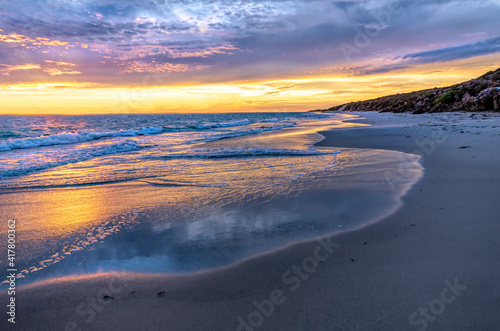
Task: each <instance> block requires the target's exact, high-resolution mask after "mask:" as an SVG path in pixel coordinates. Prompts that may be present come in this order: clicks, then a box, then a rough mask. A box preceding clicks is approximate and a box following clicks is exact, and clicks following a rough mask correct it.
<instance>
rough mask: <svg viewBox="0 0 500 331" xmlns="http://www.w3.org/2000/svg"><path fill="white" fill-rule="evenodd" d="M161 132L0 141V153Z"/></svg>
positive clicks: (68, 134)
mask: <svg viewBox="0 0 500 331" xmlns="http://www.w3.org/2000/svg"><path fill="white" fill-rule="evenodd" d="M162 132H163V128H162V127H148V128H142V129H137V130H122V131H110V132H85V131H82V132H75V133H72V132H63V133H57V134H53V135H50V136H41V137H37V138H22V139H9V140H7V141H1V142H0V151H10V150H13V149H25V148H35V147H41V146H54V145H65V144H75V143H81V142H86V141H91V140H96V139H101V138H112V137H134V136H144V135H152V134H159V133H162Z"/></svg>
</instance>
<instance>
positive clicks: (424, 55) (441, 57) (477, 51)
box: [402, 36, 500, 63]
mask: <svg viewBox="0 0 500 331" xmlns="http://www.w3.org/2000/svg"><path fill="white" fill-rule="evenodd" d="M497 52H500V36H499V37H495V38H490V39H486V40H481V41H478V42H475V43H468V44H465V45H460V46H452V47H444V48H438V49H433V50H430V51H424V52H418V53H412V54H407V55H405V56H403V57H402V58H403V59H404V60H407V59H411V60H415V61H416V62H419V63H429V62H446V61H452V60H460V59H466V58H469V57H475V56H480V55H486V54H492V53H497Z"/></svg>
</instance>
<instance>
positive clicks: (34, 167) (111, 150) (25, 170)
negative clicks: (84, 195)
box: [0, 140, 146, 179]
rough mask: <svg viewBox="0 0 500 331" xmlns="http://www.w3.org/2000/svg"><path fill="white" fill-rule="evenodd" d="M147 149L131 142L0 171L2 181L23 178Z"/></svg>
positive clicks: (86, 150)
mask: <svg viewBox="0 0 500 331" xmlns="http://www.w3.org/2000/svg"><path fill="white" fill-rule="evenodd" d="M143 148H146V147H145V146H141V145H139V144H138V143H137V142H135V141H133V140H130V141H125V142H120V143H115V144H109V145H103V146H98V147H97V148H95V147H94V148H91V149H89V148H87V149H80V150H76V153H77V154H79V155H73V156H68V158H64V160H61V161H55V162H53V161H48V162H47V161H46V162H42V163H37V164H25V165H23V166H22V167H20V168H16V169H14V170H6V171H0V179H2V178H6V177H15V176H23V175H26V174H29V173H32V172H36V171H41V170H46V169H49V168H55V167H59V166H63V165H66V164H71V163H78V162H83V161H88V160H90V159H93V158H95V157H101V156H108V155H113V154H119V153H126V152H134V151H137V150H140V149H143Z"/></svg>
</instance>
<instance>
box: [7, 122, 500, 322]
mask: <svg viewBox="0 0 500 331" xmlns="http://www.w3.org/2000/svg"><path fill="white" fill-rule="evenodd" d="M360 115H361V116H365V117H366V120H364V121H366V122H367V123H368V122H370V124H375V125H374V126H372V127H363V128H348V129H340V130H333V131H328V132H320V133H321V134H322V135H324V136H325V139H324V140H323V141H321V142H319V143H317V144H316V145H315V146H318V147H320V146H329V147H347V148H348V147H355V148H378V149H393V150H398V151H402V152H406V153H409V152H412V151H415V150H417V151H418V150H421V151H422V154H423V156H424V159H423V160H422V162H423V164H424V168H425V173H424V177H423V178H422V179H421V180H420V181H419V182H418V183H416V184H414V185H413V187H412V188H411V189H410V191H409V192H407V194H406V195H405V196H404V197H403V199H402V200H403V206H402V207H401V208H400V209H399V210H398V211H396V212H395V213H393V214H392V215H390V216H389V217H388V218H386V219H384V220H382V221H379V222H376V223H373V224H370V225H367V226H365V227H362V228H360V229H358V230H355V231H350V232H345V233H340V234H336V235H335V236H334V237H333V239H332V242H333V241H334V242H335V244H336V245H339V246H337V247H335V248H334V249H333V248H332V252H331V255H330V256H329V258H328V259H326V260H325V261H320V262H322V263H319V264H318V267H317V268H316V269H315V270H314V271H312V272H310V273H307V274H306V276H308V277H307V279H303V280H302V281H300V283H299V286H298V287H297V288H296V289H295V290H294V291H291V290H290V288H291V287H290V286H288V285H291V284H285V283H284V282H283V280H282V278H283V275H284V273H286V272H287V271H290V270H292V269H291V268H292V267H293V266H294V265H299V266H300V265H302V264H303V263H304V261H306V260H307V259H308V258H310V257H311V256H314V252H315V251H316V248H317V247H318V241H317V240H312V241H307V242H301V243H295V244H291V245H288V246H286V247H283V248H281V249H279V250H277V251H273V252H269V253H266V254H263V255H260V256H256V257H251V258H248V259H246V260H243V261H241V262H238V263H236V264H234V265H231V266H229V267H224V268H221V269H218V270H214V271H210V272H200V273H196V274H189V275H172V276H168V275H167V276H165V275H138V274H127V275H120V277H119V279H122V280H125V284H124V286H123V288H122V289H121V290H120V291H119V292H117V293H114V294H113V299H109V300H104V301H102V300H101V301H102V302H101V303H102V305H100V306H99V305H98V306H99V307H100V308H102V310H101V311H98V309H96V310H95V314H94V315H92V314H91V313H89V312H88V311H87V314H86V313H85V311H82V310H80V311H79V312H78V311H77V309H78V307H79V306H80V305H81V304H82V302H83V303H85V302H86V300H88V298H89V297H90V298H93V299H95V301H96V302H97V303H99V293H101V291H102V290H103V289H104V290H105V289H106V288H108V290H109V287H110V281H111V280H112V279H114V278H113V276H112V275H110V274H106V275H102V276H94V277H80V278H71V279H67V280H66V281H65V282H63V283H61V282H60V281H61V280H53V281H50V282H47V283H40V284H32V285H26V286H25V287H21V288H19V293H18V298H19V306H18V318H19V319H18V324H20V325H21V326H22V327H23V328H25V329H28V330H32V329H33V330H36V329H43V328H45V329H47V328H57V329H64V328H66V327H67V326H69V324H68V323H75V324H76V325H77V326H79V327H81V328H82V329H107V330H114V329H116V330H118V329H123V328H125V327H128V328H131V329H139V328H142V329H144V328H146V329H156V328H165V327H168V329H172V330H188V329H205V330H217V329H233V330H235V329H237V328H238V325H243V324H242V323H241V319H238V317H241V318H242V320H243V321H245V320H246V321H247V323H248V317H249V316H250V315H251V314H252V313H253V312H254V311H256V309H257V308H256V306H255V304H254V301H257V302H258V303H262V302H264V301H266V300H271V299H272V298H273V297H272V293H275V294H276V293H278V292H275V291H277V290H279V291H282V295H281V297H279V298H278V297H277V296H274V299H276V300H275V301H271V302H277V303H275V305H274V307H273V313H271V314H270V316H269V317H267V316H265V318H263V321H262V324H261V325H260V326H259V327H255V329H262V330H275V329H289V330H298V329H301V328H305V329H319V330H321V329H325V330H332V329H334V330H336V329H355V328H361V329H384V328H385V329H387V328H388V329H418V328H416V327H414V326H412V325H410V324H409V318H410V316H411V314H412V313H414V312H418V309H419V307H421V306H422V307H424V306H429V303H431V302H432V301H433V300H435V299H436V298H439V296H440V292H441V289H442V288H443V287H444V286H446V283H445V281H446V280H449V281H451V282H452V283H453V282H454V279H455V278H456V277H457V278H458V282H459V283H460V284H463V285H464V286H466V287H467V289H466V290H464V292H463V293H462V294H460V295H459V296H458V299H457V301H456V303H450V304H449V305H447V306H445V310H444V311H443V312H442V313H441V314H439V316H437V315H436V316H434V317H436V318H435V319H434V320H433V321H427V322H426V323H428V324H429V328H431V329H443V328H448V329H450V328H451V329H457V328H463V327H465V328H468V329H470V328H476V329H477V328H478V327H480V328H482V329H484V330H489V329H492V330H493V329H495V326H498V323H499V322H500V318H499V317H498V314H495V311H497V310H498V307H500V287H499V285H498V282H497V279H498V276H499V264H500V263H498V262H497V258H496V257H497V256H498V253H499V252H498V250H499V247H500V245H499V243H500V239H499V238H500V236H499V234H500V224H498V223H496V224H495V222H494V221H495V220H497V219H498V216H499V215H500V212H499V207H498V205H497V204H496V203H495V201H494V200H495V198H497V197H498V196H500V194H499V193H500V185H498V184H500V175H499V174H498V171H497V170H496V169H497V168H498V165H499V164H500V153H499V152H500V146H498V144H495V141H497V140H498V138H499V137H498V134H497V133H496V132H495V131H496V130H494V127H495V126H496V124H498V125H500V120H499V118H498V117H494V119H492V123H493V124H491V125H490V127H491V129H490V128H488V130H483V129H484V128H476V126H478V127H479V126H483V125H484V124H485V122H484V120H482V119H481V120H469V119H467V118H466V117H468V116H469V115H470V114H467V115H464V118H461V119H458V118H454V117H458V116H454V115H453V116H452V115H450V116H449V117H451V120H450V119H446V118H444V117H446V116H444V115H442V116H441V117H443V120H442V121H441V122H440V121H438V118H437V117H435V116H434V117H433V115H430V116H427V117H420V119H419V117H417V116H413V115H406V114H405V115H397V116H396V115H391V114H389V115H385V114H366V113H362V114H360ZM445 115H446V114H445ZM419 116H421V115H419ZM388 117H389V119H388ZM408 118H411V120H408ZM466 120H467V121H468V123H469V122H470V123H472V124H467V125H466V126H464V125H462V124H460V121H466ZM384 121H385V123H381V122H384ZM405 121H407V122H413V121H416V122H418V121H422V122H423V123H421V124H417V125H414V126H404V124H403V123H404V122H405ZM425 121H429V123H425ZM371 122H374V123H371ZM436 122H437V124H436ZM453 125H456V126H461V127H457V128H453ZM469 126H470V127H469ZM444 128H446V129H444ZM434 129H437V132H440V133H443V132H445V135H446V137H447V139H446V140H445V141H443V142H442V143H439V144H438V143H435V141H434V140H432V138H433V136H432V133H433V132H434V131H436V130H434ZM462 129H463V130H462ZM476 129H479V130H476ZM475 130H476V131H481V130H483V131H486V132H484V133H480V134H476V132H475ZM461 131H463V132H464V133H461ZM467 131H470V132H467ZM408 137H410V138H408ZM434 138H435V137H434ZM416 141H419V142H420V143H416ZM433 142H434V144H433ZM466 146H471V147H467V148H460V147H466ZM426 151H427V152H428V153H426ZM431 151H432V153H430V152H431ZM458 163H460V165H461V166H460V167H455V166H454V165H456V164H458ZM471 192H472V193H471ZM323 247H324V246H323ZM304 278H305V276H304ZM287 279H288V278H287ZM58 282H59V283H58ZM295 284H296V283H295ZM293 287H295V286H293ZM112 288H114V289H117V288H119V286H116V284H114V285H113V286H112ZM132 291H135V292H134V293H132ZM162 291H165V292H164V293H161V294H160V295H158V293H160V292H162ZM54 293H57V296H54ZM4 295H5V293H2V294H1V295H0V297H1V298H2V300H3V298H4ZM110 297H111V296H110ZM270 298H271V299H270ZM283 298H285V301H283V302H282V303H280V304H278V303H279V302H281V301H282V299H283ZM40 302H44V305H43V308H42V307H40V306H39V303H40ZM266 302H267V301H266ZM40 308H42V309H43V310H42V309H40ZM257 312H258V310H257ZM80 313H81V314H80ZM254 315H255V314H254ZM91 316H93V318H92V321H89V323H87V320H89V319H90V317H91ZM255 316H257V315H255ZM421 320H422V317H421V316H420V315H417V317H416V318H415V319H414V322H415V323H418V322H417V321H421ZM424 320H425V318H424ZM4 322H5V320H2V321H1V322H0V325H4ZM239 322H240V324H238V323H239ZM422 323H423V322H420V324H421V325H422ZM480 323H482V324H480ZM71 325H73V324H71ZM249 327H250V328H252V327H251V326H249ZM70 329H71V328H70ZM73 329H78V328H73ZM240 329H243V330H244V329H245V327H242V328H240ZM247 329H248V328H247Z"/></svg>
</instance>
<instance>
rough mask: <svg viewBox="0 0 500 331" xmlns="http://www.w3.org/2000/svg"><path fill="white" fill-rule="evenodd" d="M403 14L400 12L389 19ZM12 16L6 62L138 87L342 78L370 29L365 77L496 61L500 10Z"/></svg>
mask: <svg viewBox="0 0 500 331" xmlns="http://www.w3.org/2000/svg"><path fill="white" fill-rule="evenodd" d="M391 5H392V6H395V7H397V11H396V12H393V13H389V14H388V8H391V7H390V6H391ZM0 11H1V12H2V20H1V21H0V29H2V30H3V31H0V46H4V45H5V46H9V45H10V46H11V47H10V48H8V47H7V49H6V48H2V47H0V61H1V63H5V64H8V65H15V64H19V63H37V62H39V61H44V60H48V61H62V62H67V63H74V64H76V67H75V68H73V69H71V68H67V70H63V69H62V67H61V68H52V67H51V68H49V69H54V70H51V71H50V72H46V73H48V74H50V73H52V74H54V76H57V74H56V73H59V72H62V73H76V72H79V73H80V72H81V76H84V77H87V78H88V79H92V80H97V81H99V82H101V83H105V82H109V83H113V82H118V83H120V84H122V83H124V82H126V83H130V84H134V83H135V80H136V79H137V77H136V75H134V73H143V72H146V71H147V72H155V73H158V74H164V75H165V76H169V77H170V75H174V74H175V75H177V76H176V77H177V78H179V79H181V80H182V79H184V80H191V79H193V77H195V79H196V80H204V81H213V80H214V79H221V80H224V79H235V80H239V79H252V78H262V75H265V76H267V77H272V76H274V77H283V76H293V75H302V74H307V73H310V72H322V71H324V70H323V69H324V68H336V70H337V71H338V69H340V68H345V67H346V59H345V57H344V55H343V53H342V51H341V50H340V47H339V45H340V44H342V43H348V44H354V41H355V38H356V37H357V35H358V34H359V31H364V32H365V33H366V31H367V29H368V30H371V31H375V30H377V31H378V33H377V35H376V36H373V37H370V38H369V40H368V42H367V44H366V46H364V47H362V48H359V52H357V53H356V54H355V55H354V56H353V62H354V63H353V65H352V68H356V67H357V68H358V69H359V70H358V73H359V74H362V73H366V72H370V70H372V71H371V72H374V71H377V70H397V69H398V68H404V67H405V66H407V65H414V64H416V63H427V62H433V61H434V62H436V61H437V62H439V61H448V60H454V59H461V58H467V57H472V56H477V55H481V54H489V53H491V52H493V51H495V49H496V48H497V47H498V40H497V39H495V38H498V37H497V35H498V17H500V3H499V2H498V1H496V0H483V1H477V0H460V1H459V0H419V1H417V0H414V1H413V0H412V1H410V0H408V1H406V0H387V1H361V0H360V1H354V0H353V1H324V0H248V1H234V0H203V1H202V0H168V1H167V0H150V1H140V0H121V1H115V0H99V1H98V0H82V1H68V0H18V1H16V2H14V3H12V2H11V3H9V4H6V3H4V4H0ZM478 36H479V37H478ZM477 38H482V39H483V40H482V41H478V40H477ZM455 45H463V46H455ZM12 46H16V47H12ZM417 51H418V52H417ZM19 58H22V61H21V60H20V59H19ZM395 58H398V60H397V61H394V59H395ZM366 62H370V63H372V64H371V65H370V66H366ZM373 63H375V64H373ZM48 64H49V63H48V62H45V64H44V66H48ZM55 69H58V70H59V71H56V70H55ZM200 69H203V70H200ZM347 70H351V69H347ZM353 70H354V69H353ZM354 71H355V70H354ZM20 76H21V75H20ZM214 77H215V78H214ZM166 80H167V79H166Z"/></svg>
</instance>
